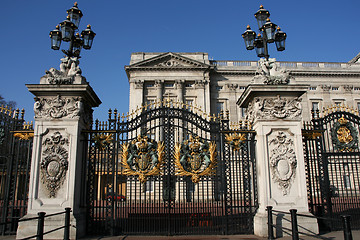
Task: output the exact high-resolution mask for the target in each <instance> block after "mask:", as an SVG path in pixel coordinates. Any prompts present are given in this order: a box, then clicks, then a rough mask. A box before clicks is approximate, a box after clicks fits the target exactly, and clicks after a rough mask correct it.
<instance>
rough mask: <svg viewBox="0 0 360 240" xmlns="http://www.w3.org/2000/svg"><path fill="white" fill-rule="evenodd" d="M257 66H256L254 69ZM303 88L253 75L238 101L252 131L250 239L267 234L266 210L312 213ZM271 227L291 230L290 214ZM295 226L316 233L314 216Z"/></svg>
mask: <svg viewBox="0 0 360 240" xmlns="http://www.w3.org/2000/svg"><path fill="white" fill-rule="evenodd" d="M263 62H264V61H263ZM273 63H274V62H273ZM262 67H263V68H264V66H263V64H262V63H261V62H259V68H260V69H261V68H262ZM273 70H274V68H273ZM308 87H309V86H308V85H301V84H296V82H295V81H294V79H291V78H290V75H289V73H287V72H285V71H283V70H278V71H277V72H275V74H274V75H273V74H269V73H266V72H262V71H258V74H257V75H256V76H255V77H254V79H253V81H252V83H251V84H250V85H249V86H248V87H247V88H246V89H245V91H244V92H243V94H242V95H241V96H240V98H239V99H238V101H237V104H238V106H239V107H242V108H247V114H248V118H249V120H250V121H251V122H252V123H253V129H254V130H255V131H256V141H257V142H256V158H257V161H256V164H257V166H256V171H257V184H258V201H259V209H258V211H257V213H256V215H255V218H254V234H255V235H258V236H263V237H265V236H267V234H268V227H267V212H266V206H273V209H274V210H278V211H284V212H289V210H290V209H297V212H298V213H299V214H307V215H311V214H310V213H309V208H308V199H307V189H306V177H305V163H304V154H303V144H302V135H301V129H302V104H301V98H300V97H301V95H302V94H304V93H305V92H306V91H307V89H308ZM273 223H274V224H276V225H277V226H279V227H285V228H288V229H291V221H290V215H283V216H282V215H279V214H278V215H277V216H276V215H274V217H273ZM298 225H299V231H301V232H308V233H309V232H311V233H318V224H317V221H316V219H315V218H308V217H298ZM276 232H277V233H278V232H279V230H278V229H277V230H276ZM280 235H281V234H280Z"/></svg>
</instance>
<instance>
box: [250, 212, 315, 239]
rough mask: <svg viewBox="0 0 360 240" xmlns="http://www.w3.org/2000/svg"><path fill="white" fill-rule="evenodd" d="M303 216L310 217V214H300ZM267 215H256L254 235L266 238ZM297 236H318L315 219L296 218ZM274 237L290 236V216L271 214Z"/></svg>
mask: <svg viewBox="0 0 360 240" xmlns="http://www.w3.org/2000/svg"><path fill="white" fill-rule="evenodd" d="M298 214H304V215H310V216H311V214H310V213H301V212H299V213H298ZM267 222H268V221H267V214H260V213H258V214H256V215H255V217H254V234H255V235H257V236H260V237H267V236H268V225H267ZM297 223H298V230H299V235H304V234H302V233H305V234H311V235H313V234H318V233H319V229H318V223H317V219H316V218H309V217H301V216H298V217H297ZM273 224H274V225H276V228H274V237H275V238H280V237H285V236H289V235H291V216H290V214H281V213H275V212H274V213H273Z"/></svg>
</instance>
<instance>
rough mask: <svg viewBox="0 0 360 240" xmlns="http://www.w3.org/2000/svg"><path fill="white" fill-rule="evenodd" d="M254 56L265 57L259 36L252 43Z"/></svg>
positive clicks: (262, 41)
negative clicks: (254, 51)
mask: <svg viewBox="0 0 360 240" xmlns="http://www.w3.org/2000/svg"><path fill="white" fill-rule="evenodd" d="M254 45H255V50H256V54H257V56H258V57H265V47H264V40H263V39H262V37H261V35H260V34H259V35H258V36H257V38H256V39H255V42H254Z"/></svg>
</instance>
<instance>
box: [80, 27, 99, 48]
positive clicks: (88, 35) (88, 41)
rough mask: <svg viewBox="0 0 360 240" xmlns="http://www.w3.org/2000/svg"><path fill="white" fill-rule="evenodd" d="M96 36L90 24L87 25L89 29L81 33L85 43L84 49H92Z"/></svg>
mask: <svg viewBox="0 0 360 240" xmlns="http://www.w3.org/2000/svg"><path fill="white" fill-rule="evenodd" d="M95 35H96V33H94V32H93V31H92V30H91V26H90V24H89V25H87V28H86V29H85V30H84V31H82V32H81V37H82V39H83V41H84V46H83V48H84V49H86V50H89V49H90V48H91V46H92V43H93V40H94V37H95Z"/></svg>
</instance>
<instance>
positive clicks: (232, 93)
mask: <svg viewBox="0 0 360 240" xmlns="http://www.w3.org/2000/svg"><path fill="white" fill-rule="evenodd" d="M238 87H239V86H238V85H237V84H233V83H228V84H226V88H227V89H228V90H229V101H228V106H227V107H228V109H224V110H229V111H230V119H229V120H230V121H231V122H237V121H239V120H238V111H240V110H239V109H238V108H237V106H236V104H235V103H236V100H237V99H236V92H237V89H238Z"/></svg>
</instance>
